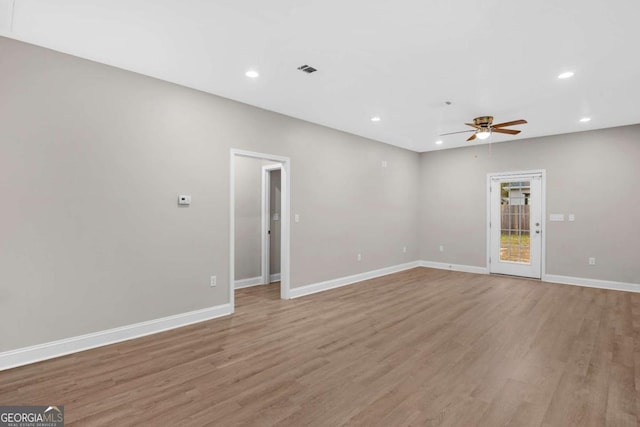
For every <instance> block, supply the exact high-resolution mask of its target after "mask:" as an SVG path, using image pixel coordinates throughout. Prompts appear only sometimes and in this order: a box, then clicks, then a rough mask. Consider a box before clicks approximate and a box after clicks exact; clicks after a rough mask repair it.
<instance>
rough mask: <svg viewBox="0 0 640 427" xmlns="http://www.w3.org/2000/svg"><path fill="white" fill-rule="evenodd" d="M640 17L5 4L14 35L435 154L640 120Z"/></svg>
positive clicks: (553, 6)
mask: <svg viewBox="0 0 640 427" xmlns="http://www.w3.org/2000/svg"><path fill="white" fill-rule="evenodd" d="M639 16H640V2H639V1H638V0H614V1H610V2H605V1H602V0H586V1H585V0H563V1H557V0H533V1H532V0H529V1H520V0H512V1H497V0H485V1H478V0H458V1H452V0H431V1H425V0H396V1H393V2H391V1H388V0H349V1H345V0H341V1H337V0H306V1H302V0H299V1H295V0H271V1H264V0H245V1H243V0H155V1H152V0H0V34H2V35H5V36H8V37H11V38H15V39H19V40H23V41H27V42H30V43H33V44H36V45H40V46H45V47H48V48H52V49H55V50H58V51H61V52H66V53H69V54H72V55H76V56H79V57H83V58H88V59H92V60H95V61H98V62H102V63H105V64H110V65H114V66H116V67H121V68H124V69H127V70H132V71H136V72H139V73H142V74H146V75H149V76H153V77H157V78H160V79H163V80H167V81H170V82H175V83H178V84H181V85H184V86H188V87H192V88H196V89H200V90H203V91H207V92H210V93H213V94H217V95H221V96H224V97H227V98H231V99H235V100H238V101H241V102H245V103H248V104H251V105H256V106H259V107H262V108H266V109H268V110H273V111H277V112H280V113H283V114H286V115H289V116H293V117H297V118H300V119H304V120H308V121H311V122H315V123H319V124H322V125H326V126H329V127H332V128H336V129H340V130H344V131H347V132H351V133H354V134H357V135H362V136H365V137H368V138H372V139H375V140H379V141H383V142H386V143H389V144H393V145H397V146H400V147H405V148H408V149H411V150H415V151H430V150H435V149H444V148H452V147H459V146H465V145H468V144H470V143H467V142H465V139H466V134H461V135H451V136H445V137H442V138H440V137H439V136H438V135H439V134H440V133H445V132H453V131H458V130H465V128H466V126H464V125H463V123H464V122H469V121H470V120H472V119H473V118H474V117H476V116H480V115H493V116H495V120H494V122H495V123H497V122H503V121H511V120H515V119H521V118H524V119H526V120H528V121H529V124H527V125H523V126H520V127H518V128H519V129H521V130H522V131H523V132H522V133H521V134H520V135H519V137H520V138H527V137H533V136H542V135H552V134H559V133H567V132H575V131H581V130H588V129H597V128H605V127H612V126H619V125H626V124H633V123H639V122H640V108H638V105H637V103H638V99H640V82H639V81H638V80H639V79H640V55H638V52H637V51H636V49H637V45H638V42H640V25H638V17H639ZM302 64H309V65H311V66H313V67H316V68H318V70H319V71H318V72H316V73H314V74H309V75H308V74H304V73H302V72H300V71H298V70H297V69H296V68H297V67H298V66H300V65H302ZM248 69H255V70H257V71H258V72H259V73H260V77H259V78H257V79H255V80H252V79H249V78H247V77H246V76H245V74H244V73H245V71H247V70H248ZM566 70H571V71H574V72H575V76H574V77H573V78H571V79H567V80H559V79H557V75H558V74H560V73H561V72H563V71H566ZM445 101H451V102H452V105H451V106H446V105H445ZM372 116H380V117H381V119H382V120H381V121H380V122H377V123H373V122H371V120H370V118H371V117H372ZM584 116H588V117H591V118H592V120H591V121H590V122H589V123H580V122H579V119H580V118H581V117H584ZM438 139H442V140H443V141H444V143H443V144H442V145H435V144H434V142H435V141H436V140H438ZM510 139H515V138H514V137H510V136H501V135H495V134H494V135H493V136H492V137H491V138H490V139H489V140H488V141H486V142H489V141H492V142H497V141H506V140H510ZM477 143H478V142H477V141H476V142H474V144H477Z"/></svg>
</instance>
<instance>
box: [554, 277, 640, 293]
mask: <svg viewBox="0 0 640 427" xmlns="http://www.w3.org/2000/svg"><path fill="white" fill-rule="evenodd" d="M542 280H543V281H545V282H549V283H558V284H562V285H573V286H585V287H587V288H598V289H610V290H613V291H626V292H640V284H638V283H626V282H614V281H612V280H600V279H586V278H584V277H570V276H559V275H556V274H545V275H544V276H542Z"/></svg>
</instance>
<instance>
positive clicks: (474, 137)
mask: <svg viewBox="0 0 640 427" xmlns="http://www.w3.org/2000/svg"><path fill="white" fill-rule="evenodd" d="M474 139H476V134H475V133H474V134H473V135H471V136H470V137H469V139H467V141H473V140H474Z"/></svg>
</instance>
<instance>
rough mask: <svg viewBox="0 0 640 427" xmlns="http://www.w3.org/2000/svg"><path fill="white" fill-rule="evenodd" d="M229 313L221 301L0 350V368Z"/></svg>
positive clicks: (149, 333) (228, 308)
mask: <svg viewBox="0 0 640 427" xmlns="http://www.w3.org/2000/svg"><path fill="white" fill-rule="evenodd" d="M232 313H233V307H231V305H230V304H223V305H218V306H215V307H209V308H204V309H202V310H195V311H190V312H188V313H182V314H176V315H174V316H168V317H163V318H161V319H154V320H149V321H146V322H141V323H136V324H133V325H127V326H122V327H119V328H114V329H108V330H106V331H100V332H94V333H91V334H86V335H80V336H77V337H72V338H66V339H62V340H59V341H53V342H48V343H45V344H38V345H34V346H31V347H24V348H19V349H16V350H10V351H6V352H3V353H0V371H3V370H5V369H11V368H15V367H18V366H23V365H28V364H30V363H36V362H41V361H43V360H47V359H53V358H56V357H60V356H65V355H67V354H71V353H78V352H80V351H84V350H89V349H92V348H96V347H102V346H105V345H109V344H115V343H118V342H122V341H127V340H130V339H133V338H140V337H144V336H146V335H151V334H156V333H158V332H163V331H168V330H170V329H175V328H179V327H181V326H187V325H191V324H193V323H198V322H204V321H206V320H211V319H215V318H217V317H222V316H226V315H229V314H232Z"/></svg>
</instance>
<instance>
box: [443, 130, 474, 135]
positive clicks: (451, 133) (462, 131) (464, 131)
mask: <svg viewBox="0 0 640 427" xmlns="http://www.w3.org/2000/svg"><path fill="white" fill-rule="evenodd" d="M467 132H475V130H461V131H459V132H449V133H441V134H440V136H445V135H455V134H456V133H467Z"/></svg>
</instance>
